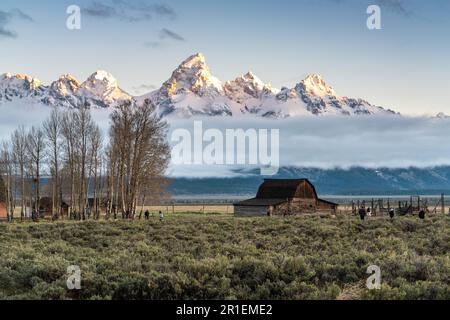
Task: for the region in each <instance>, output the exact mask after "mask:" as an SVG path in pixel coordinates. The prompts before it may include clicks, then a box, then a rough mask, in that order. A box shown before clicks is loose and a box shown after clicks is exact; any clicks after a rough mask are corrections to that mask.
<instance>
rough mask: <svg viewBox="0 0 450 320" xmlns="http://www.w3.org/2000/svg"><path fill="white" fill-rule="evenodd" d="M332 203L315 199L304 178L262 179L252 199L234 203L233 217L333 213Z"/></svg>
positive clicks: (311, 185) (314, 193) (334, 208)
mask: <svg viewBox="0 0 450 320" xmlns="http://www.w3.org/2000/svg"><path fill="white" fill-rule="evenodd" d="M337 207H338V205H337V204H336V203H333V202H330V201H326V200H322V199H319V197H318V195H317V192H316V189H315V187H314V186H313V184H312V183H311V182H310V181H309V180H308V179H265V180H264V182H263V184H262V185H261V186H260V187H259V190H258V193H257V195H256V197H255V198H253V199H249V200H245V201H242V202H239V203H236V204H234V213H235V215H236V216H272V215H283V216H285V215H300V214H306V213H316V212H330V213H335V212H336V209H337Z"/></svg>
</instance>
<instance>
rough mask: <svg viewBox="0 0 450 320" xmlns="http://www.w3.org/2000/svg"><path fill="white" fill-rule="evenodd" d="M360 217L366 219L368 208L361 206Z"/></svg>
mask: <svg viewBox="0 0 450 320" xmlns="http://www.w3.org/2000/svg"><path fill="white" fill-rule="evenodd" d="M359 217H360V218H361V220H364V219H365V218H366V208H364V207H361V208H360V209H359Z"/></svg>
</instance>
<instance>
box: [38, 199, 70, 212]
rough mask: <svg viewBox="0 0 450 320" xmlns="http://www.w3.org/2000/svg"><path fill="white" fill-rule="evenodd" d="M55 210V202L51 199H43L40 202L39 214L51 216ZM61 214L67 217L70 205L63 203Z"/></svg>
mask: <svg viewBox="0 0 450 320" xmlns="http://www.w3.org/2000/svg"><path fill="white" fill-rule="evenodd" d="M52 210H53V200H52V198H50V197H43V198H41V199H40V200H39V213H40V215H41V216H42V217H43V216H46V215H51V214H52ZM61 214H62V215H63V216H67V215H68V214H69V205H68V204H67V203H65V202H64V201H62V202H61Z"/></svg>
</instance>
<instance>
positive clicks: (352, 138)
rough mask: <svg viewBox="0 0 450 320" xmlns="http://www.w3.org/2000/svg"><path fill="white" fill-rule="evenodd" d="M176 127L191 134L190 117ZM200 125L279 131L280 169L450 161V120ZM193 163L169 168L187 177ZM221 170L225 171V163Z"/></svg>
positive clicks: (212, 169)
mask: <svg viewBox="0 0 450 320" xmlns="http://www.w3.org/2000/svg"><path fill="white" fill-rule="evenodd" d="M176 128H186V129H189V130H191V132H192V129H193V120H191V119H189V120H173V121H172V122H171V129H172V130H175V129H176ZM203 128H204V130H207V129H208V128H215V129H219V130H220V131H222V132H225V130H226V129H238V128H242V129H244V130H246V129H249V128H254V129H269V130H271V129H279V135H280V140H279V141H280V150H279V156H280V166H282V167H284V166H297V167H313V168H322V169H330V168H344V169H346V168H350V167H354V166H361V167H366V168H380V167H387V168H406V167H419V168H424V167H432V166H439V165H450V119H431V118H425V117H414V118H411V117H400V116H387V117H386V116H362V117H305V118H291V119H285V120H278V121H274V120H265V119H254V118H252V119H236V118H205V119H203ZM207 144H208V143H205V145H207ZM193 167H194V166H186V165H184V166H183V165H180V166H171V174H172V175H174V176H190V172H191V170H190V169H191V168H193ZM229 168H230V170H231V169H232V168H233V167H231V166H230V167H229ZM216 170H217V167H216V166H204V167H203V170H202V172H201V175H203V176H205V175H211V176H215V173H218V172H217V171H216ZM194 171H195V172H197V171H199V170H194ZM219 172H220V175H222V176H223V175H226V174H225V172H224V170H223V167H220V170H219ZM194 174H195V173H194Z"/></svg>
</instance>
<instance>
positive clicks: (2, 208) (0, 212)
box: [0, 202, 8, 220]
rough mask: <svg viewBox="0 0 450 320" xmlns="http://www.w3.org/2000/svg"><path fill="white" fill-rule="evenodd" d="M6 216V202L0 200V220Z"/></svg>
mask: <svg viewBox="0 0 450 320" xmlns="http://www.w3.org/2000/svg"><path fill="white" fill-rule="evenodd" d="M7 218H8V211H7V207H6V203H4V202H0V220H6V219H7Z"/></svg>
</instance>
